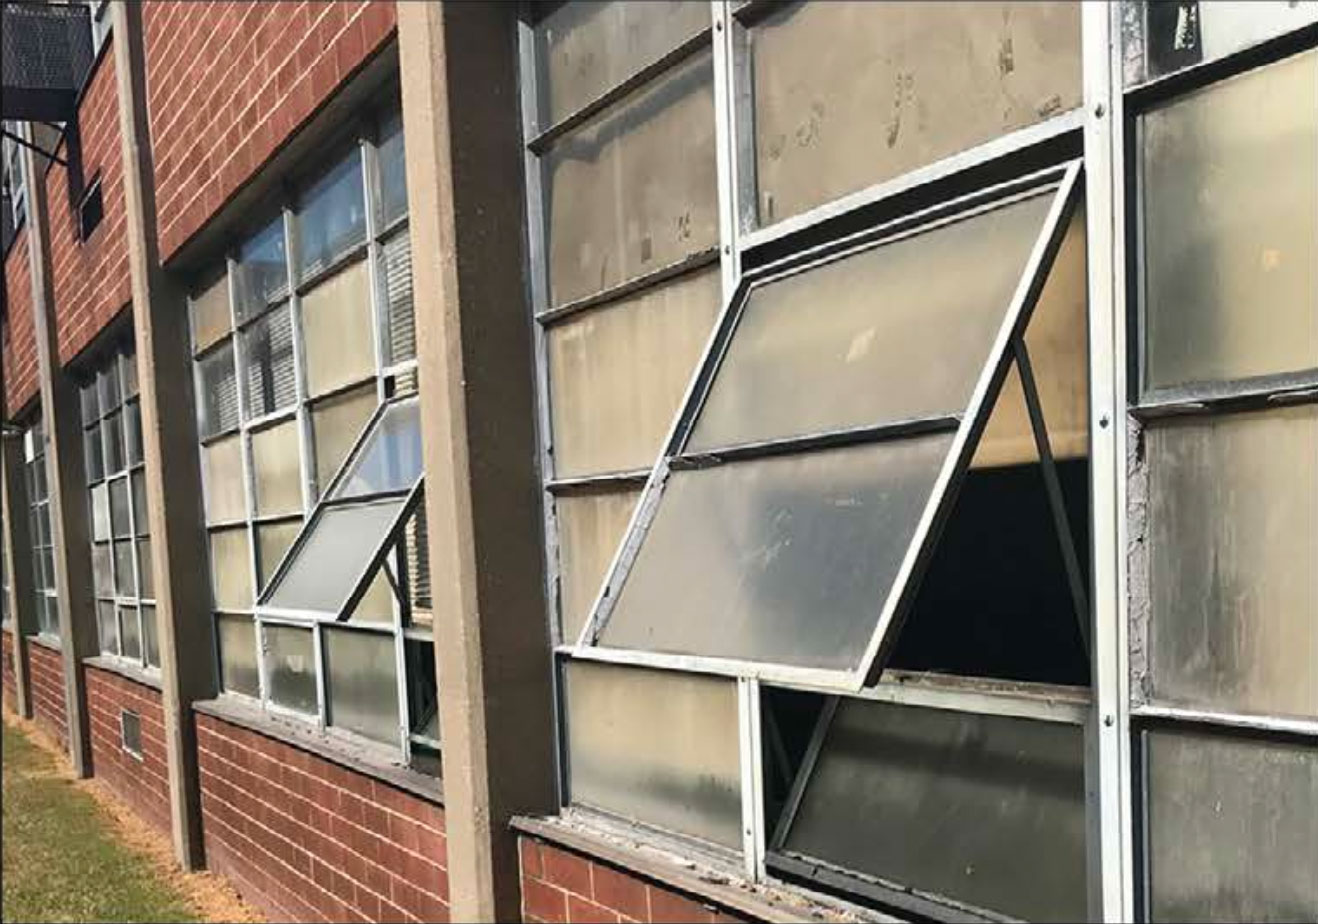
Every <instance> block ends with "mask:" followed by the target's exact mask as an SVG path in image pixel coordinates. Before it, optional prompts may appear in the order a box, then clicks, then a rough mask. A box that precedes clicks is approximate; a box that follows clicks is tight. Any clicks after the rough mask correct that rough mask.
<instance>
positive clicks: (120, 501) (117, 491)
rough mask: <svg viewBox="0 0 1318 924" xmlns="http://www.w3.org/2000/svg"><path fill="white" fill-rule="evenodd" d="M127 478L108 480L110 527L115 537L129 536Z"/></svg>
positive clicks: (130, 528)
mask: <svg viewBox="0 0 1318 924" xmlns="http://www.w3.org/2000/svg"><path fill="white" fill-rule="evenodd" d="M130 509H131V507H130V505H129V502H128V479H127V478H116V479H115V480H114V481H111V482H110V529H111V531H112V532H113V533H114V536H115V538H119V537H120V536H131V535H132V534H133V529H132V524H131V523H130V522H129V519H128V518H129V510H130Z"/></svg>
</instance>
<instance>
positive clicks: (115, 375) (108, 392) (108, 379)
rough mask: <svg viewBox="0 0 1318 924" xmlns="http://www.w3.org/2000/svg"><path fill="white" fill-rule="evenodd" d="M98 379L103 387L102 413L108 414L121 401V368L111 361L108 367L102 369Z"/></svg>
mask: <svg viewBox="0 0 1318 924" xmlns="http://www.w3.org/2000/svg"><path fill="white" fill-rule="evenodd" d="M97 381H98V382H99V384H100V387H101V413H102V414H108V413H110V411H112V410H114V409H115V408H117V407H118V406H119V403H120V397H121V395H120V393H119V370H118V369H117V368H116V367H115V366H114V364H113V363H111V364H110V367H109V368H108V369H102V370H101V372H100V374H99V375H98V376H97Z"/></svg>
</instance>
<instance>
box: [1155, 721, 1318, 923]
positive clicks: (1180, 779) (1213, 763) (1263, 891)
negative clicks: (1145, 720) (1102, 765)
mask: <svg viewBox="0 0 1318 924" xmlns="http://www.w3.org/2000/svg"><path fill="white" fill-rule="evenodd" d="M1145 741H1146V743H1147V748H1148V756H1147V760H1148V793H1147V804H1148V809H1147V811H1148V820H1147V824H1148V831H1149V848H1148V849H1149V859H1148V864H1149V878H1150V882H1149V885H1148V888H1149V904H1150V906H1151V910H1152V916H1151V917H1152V920H1154V921H1311V920H1314V919H1315V914H1316V913H1318V876H1315V875H1314V857H1318V823H1316V822H1315V820H1314V813H1313V808H1314V806H1315V805H1318V748H1315V747H1313V745H1312V744H1309V745H1305V744H1301V743H1298V742H1296V743H1284V742H1280V741H1277V742H1268V741H1261V740H1249V739H1238V738H1227V737H1214V736H1209V735H1204V734H1199V733H1197V732H1190V731H1151V732H1149V733H1148V735H1147V736H1146V738H1145Z"/></svg>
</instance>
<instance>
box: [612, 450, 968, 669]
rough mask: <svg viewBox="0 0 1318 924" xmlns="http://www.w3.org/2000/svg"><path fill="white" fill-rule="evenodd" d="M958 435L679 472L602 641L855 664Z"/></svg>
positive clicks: (755, 658)
mask: <svg viewBox="0 0 1318 924" xmlns="http://www.w3.org/2000/svg"><path fill="white" fill-rule="evenodd" d="M952 439H953V435H952V434H951V433H944V434H937V435H929V436H919V437H912V438H908V439H901V440H894V441H891V442H880V443H869V444H864V445H858V446H850V447H846V448H842V449H828V450H821V451H818V452H813V453H809V454H805V455H788V456H773V457H769V458H762V459H755V460H751V461H745V462H734V463H728V464H725V465H719V466H716V467H714V468H709V469H703V470H697V471H682V472H675V473H674V474H673V475H672V476H670V478H669V481H668V485H667V487H666V488H665V490H664V496H663V499H662V502H661V503H660V505H659V510H658V513H657V514H656V516H655V519H654V522H653V523H652V524H651V525H650V530H649V532H648V534H647V535H646V538H645V541H644V543H642V545H641V548H640V552H639V553H638V555H637V558H636V560H635V562H634V563H633V564H632V569H631V571H630V572H629V573H628V576H627V579H626V582H625V583H624V584H623V586H622V591H621V594H620V596H619V598H618V600H617V602H616V604H615V607H614V610H613V615H612V618H611V619H610V620H609V622H608V623H607V625H606V626H605V628H604V632H603V635H602V636H601V639H600V644H602V645H605V646H610V647H617V648H641V649H646V650H650V651H662V652H672V653H679V654H698V655H708V656H714V657H725V658H739V659H745V660H752V661H771V662H775V663H779V664H789V665H798V666H803V667H820V668H831V669H838V670H850V669H854V668H856V667H858V666H859V664H860V661H861V659H862V656H863V654H864V651H865V649H866V647H867V646H868V644H869V641H870V637H871V636H872V635H873V633H874V629H875V624H876V622H877V621H878V616H879V613H880V611H881V610H882V609H883V606H884V601H885V600H886V599H887V597H888V595H889V593H890V592H891V590H892V584H893V581H894V579H895V578H896V575H897V570H898V568H899V566H900V564H901V561H902V558H903V557H904V556H905V554H906V549H907V546H908V545H910V543H911V540H912V538H913V536H914V533H915V529H916V525H917V523H918V521H919V518H920V516H921V514H922V513H923V512H924V509H925V506H926V505H927V503H928V501H929V495H930V490H931V489H932V487H933V482H934V479H935V478H936V477H937V475H938V471H939V469H940V468H941V467H942V465H943V461H944V459H945V457H946V455H947V452H948V449H949V448H950V446H951V444H952Z"/></svg>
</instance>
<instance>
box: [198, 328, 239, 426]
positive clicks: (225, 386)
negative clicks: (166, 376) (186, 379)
mask: <svg viewBox="0 0 1318 924" xmlns="http://www.w3.org/2000/svg"><path fill="white" fill-rule="evenodd" d="M197 386H198V388H199V389H200V391H201V394H200V396H199V398H198V400H199V403H200V404H201V433H200V434H199V435H200V436H201V438H202V439H206V437H208V436H214V435H215V434H216V433H222V432H224V431H225V430H232V429H233V428H234V427H236V426H238V377H237V374H236V373H235V372H234V369H233V343H232V342H226V343H225V344H223V345H222V346H219V347H217V348H215V349H214V350H212V351H211V352H210V353H207V354H206V355H205V356H203V357H202V358H201V359H199V360H197Z"/></svg>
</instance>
